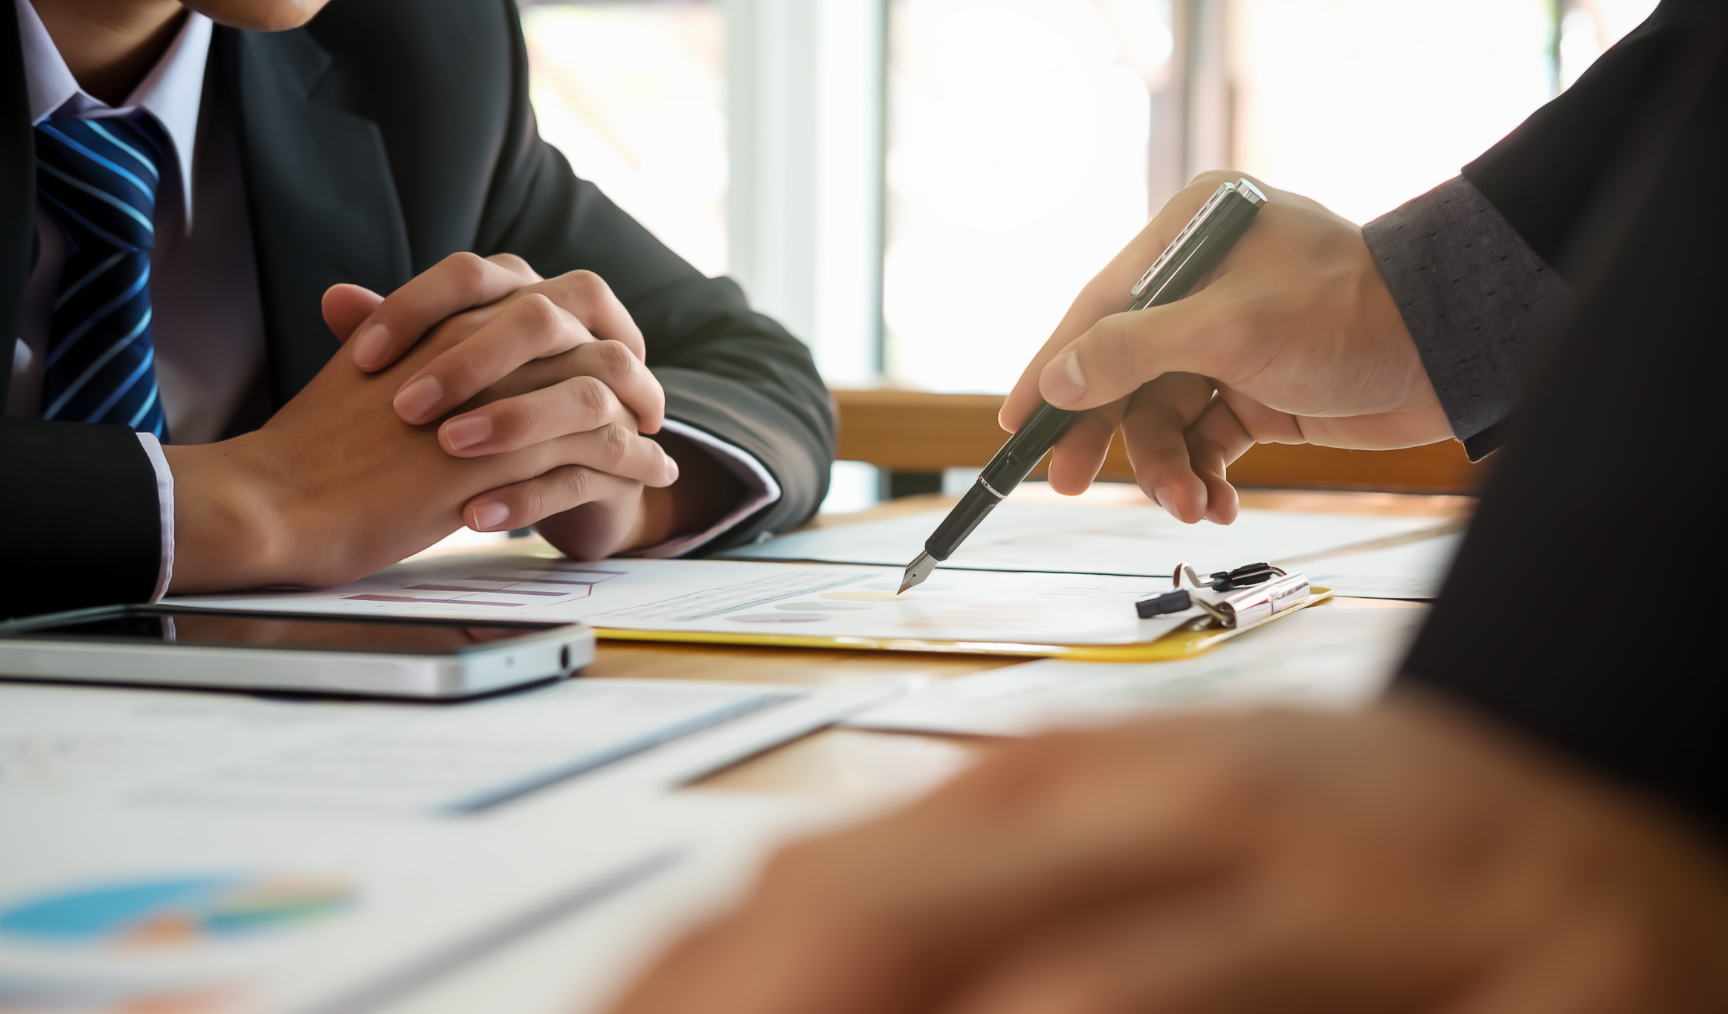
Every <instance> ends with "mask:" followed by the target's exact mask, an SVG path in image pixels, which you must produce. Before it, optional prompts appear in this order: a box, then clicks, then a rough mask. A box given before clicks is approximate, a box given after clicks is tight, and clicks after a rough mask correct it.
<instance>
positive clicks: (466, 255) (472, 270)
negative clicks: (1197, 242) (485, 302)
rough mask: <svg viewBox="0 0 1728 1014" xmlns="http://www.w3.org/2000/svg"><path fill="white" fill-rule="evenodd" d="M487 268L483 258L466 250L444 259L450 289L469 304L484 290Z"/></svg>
mask: <svg viewBox="0 0 1728 1014" xmlns="http://www.w3.org/2000/svg"><path fill="white" fill-rule="evenodd" d="M488 267H489V265H488V264H487V263H486V259H485V258H483V257H481V256H480V255H479V254H476V253H472V252H470V251H467V250H462V251H458V252H456V253H453V254H451V255H450V256H448V257H446V258H444V268H445V272H446V274H448V275H449V276H450V277H449V285H450V287H451V288H453V289H455V290H456V291H457V292H459V293H461V294H463V296H464V297H465V298H466V300H467V302H469V303H470V304H472V303H473V302H474V301H475V300H476V299H478V298H479V297H480V295H481V293H482V291H483V290H484V289H485V286H486V275H487V271H488Z"/></svg>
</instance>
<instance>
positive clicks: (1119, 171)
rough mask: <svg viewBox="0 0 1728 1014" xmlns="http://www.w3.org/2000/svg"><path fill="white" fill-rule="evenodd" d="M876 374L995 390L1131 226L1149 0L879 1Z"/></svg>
mask: <svg viewBox="0 0 1728 1014" xmlns="http://www.w3.org/2000/svg"><path fill="white" fill-rule="evenodd" d="M889 40H890V41H889V97H888V103H889V121H888V123H889V126H888V156H887V158H888V162H887V189H888V193H887V202H888V204H887V207H888V212H887V236H886V257H885V262H884V277H883V289H884V294H883V316H884V320H885V322H886V325H887V335H886V343H887V347H886V349H885V352H886V356H885V359H886V363H887V373H888V376H889V379H891V380H892V381H894V382H896V383H900V384H905V385H908V386H913V387H919V388H924V389H927V390H933V391H998V392H999V391H1006V390H1007V389H1008V387H1009V386H1010V385H1012V384H1013V382H1014V380H1015V378H1016V377H1018V376H1019V373H1020V370H1021V368H1022V367H1023V366H1024V365H1025V364H1026V361H1027V360H1028V359H1030V358H1031V356H1032V354H1033V352H1035V351H1036V350H1037V348H1038V346H1039V345H1041V344H1042V343H1043V342H1044V340H1045V339H1046V338H1048V337H1049V335H1050V331H1051V330H1052V329H1053V328H1054V327H1055V326H1056V324H1057V322H1058V321H1059V320H1061V318H1062V314H1063V312H1064V311H1065V310H1066V309H1067V308H1068V304H1069V303H1070V302H1072V301H1073V299H1074V295H1075V293H1077V292H1078V291H1079V290H1080V287H1081V286H1082V285H1084V284H1085V283H1086V281H1087V279H1089V278H1091V277H1092V275H1094V274H1095V273H1097V271H1098V269H1099V268H1101V267H1102V266H1103V265H1104V264H1105V262H1107V261H1108V260H1109V259H1110V257H1111V256H1112V255H1113V254H1114V253H1115V252H1116V251H1117V250H1118V249H1120V248H1121V246H1122V245H1123V244H1124V243H1125V242H1127V241H1128V239H1130V238H1131V237H1132V236H1133V235H1134V234H1135V232H1137V231H1138V230H1139V229H1140V227H1141V226H1142V225H1143V224H1144V223H1145V220H1146V214H1147V209H1146V204H1147V181H1146V174H1147V150H1146V146H1147V137H1148V126H1149V123H1150V116H1151V112H1150V109H1151V105H1150V100H1149V97H1148V92H1147V80H1146V78H1145V76H1144V74H1145V70H1146V68H1145V67H1144V66H1143V62H1144V61H1160V62H1163V61H1168V59H1169V58H1170V53H1171V48H1172V42H1171V40H1170V22H1169V13H1168V5H1167V4H1166V3H1159V2H1156V0H1096V2H1094V0H893V2H892V4H891V6H890V35H889Z"/></svg>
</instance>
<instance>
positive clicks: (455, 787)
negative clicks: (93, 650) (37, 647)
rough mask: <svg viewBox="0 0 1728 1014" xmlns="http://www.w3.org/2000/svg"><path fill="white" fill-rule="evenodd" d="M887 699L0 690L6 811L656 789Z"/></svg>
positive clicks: (613, 683) (231, 806) (335, 807)
mask: <svg viewBox="0 0 1728 1014" xmlns="http://www.w3.org/2000/svg"><path fill="white" fill-rule="evenodd" d="M894 692H896V691H895V690H894V688H892V687H890V686H849V687H834V688H818V687H779V686H752V685H743V684H728V683H701V682H679V681H671V680H604V679H578V680H562V681H559V682H557V683H553V684H551V685H548V686H544V687H540V688H533V689H528V690H524V691H520V692H517V693H512V694H508V695H505V696H500V697H495V698H490V699H487V700H481V701H471V702H467V703H463V704H456V705H447V704H379V703H360V702H349V701H330V700H316V701H313V700H291V699H267V698H258V697H247V696H241V695H238V694H216V693H193V692H171V691H161V690H136V691H135V690H118V689H112V688H92V687H63V686H34V685H29V684H0V811H3V809H4V808H5V807H6V806H8V805H22V806H28V805H31V804H36V805H47V806H53V805H64V804H68V803H70V802H73V801H77V802H80V803H82V804H86V805H88V804H90V803H93V802H94V803H101V804H105V805H127V806H138V807H145V808H163V807H168V808H172V809H175V810H183V809H184V808H187V807H191V808H202V809H206V810H216V811H241V812H244V811H291V812H300V813H307V812H313V813H347V814H361V815H365V816H367V817H374V818H376V817H392V816H397V817H434V818H451V817H467V816H473V815H476V814H481V813H489V812H492V811H494V810H496V809H499V808H502V807H507V806H509V805H510V804H513V803H516V802H518V801H521V800H525V799H528V798H531V797H534V796H536V795H540V794H545V793H548V792H550V791H552V790H566V789H569V788H571V787H572V786H576V787H591V786H592V785H594V784H596V783H598V784H599V785H602V786H612V787H617V786H619V785H631V786H635V787H638V788H647V789H650V790H658V789H661V788H664V787H666V786H668V785H671V784H675V783H677V782H680V781H683V780H687V779H689V778H693V777H696V776H698V775H700V774H704V773H706V772H708V771H711V770H715V769H717V768H719V767H722V766H724V765H726V764H729V763H731V762H733V761H736V760H738V759H741V758H743V757H747V756H750V755H752V754H754V753H758V752H760V751H761V750H764V749H766V748H768V747H770V746H774V745H776V744H778V743H781V742H785V741H787V740H789V739H793V738H796V737H798V736H801V735H803V734H805V733H807V732H809V731H811V730H813V729H817V728H821V727H822V726H824V725H828V724H831V723H833V722H834V721H836V720H838V719H839V718H841V717H843V716H844V715H846V714H848V713H849V712H850V711H853V710H856V709H857V708H859V707H861V706H865V705H868V704H871V703H875V702H876V701H879V700H881V699H883V698H884V697H885V696H888V695H891V694H893V693H894ZM0 1009H4V1008H0Z"/></svg>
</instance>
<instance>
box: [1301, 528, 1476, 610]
mask: <svg viewBox="0 0 1728 1014" xmlns="http://www.w3.org/2000/svg"><path fill="white" fill-rule="evenodd" d="M1463 542H1464V535H1463V533H1462V532H1449V533H1447V534H1445V535H1438V536H1435V537H1434V538H1431V539H1422V540H1420V541H1417V542H1407V543H1405V544H1403V545H1400V546H1390V547H1387V548H1385V549H1371V550H1368V551H1366V552H1361V553H1347V554H1340V555H1337V556H1327V557H1322V558H1321V559H1318V560H1310V561H1308V562H1306V563H1304V564H1302V570H1303V572H1304V573H1306V574H1307V575H1308V579H1309V580H1310V581H1313V582H1314V583H1315V584H1317V585H1323V586H1325V587H1327V588H1330V589H1332V590H1333V591H1334V592H1337V593H1338V594H1339V595H1351V596H1356V597H1358V598H1369V599H1416V600H1422V599H1434V598H1438V597H1439V595H1440V586H1441V585H1443V584H1445V582H1446V572H1447V571H1449V570H1451V569H1452V558H1453V557H1455V556H1457V555H1458V547H1459V546H1460V545H1462V544H1463Z"/></svg>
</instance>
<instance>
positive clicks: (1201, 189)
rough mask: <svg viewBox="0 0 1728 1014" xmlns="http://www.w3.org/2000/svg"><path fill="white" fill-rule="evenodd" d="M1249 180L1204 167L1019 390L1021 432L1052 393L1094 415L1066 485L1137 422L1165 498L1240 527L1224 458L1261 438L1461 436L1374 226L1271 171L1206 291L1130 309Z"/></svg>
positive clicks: (1106, 273) (1151, 474)
mask: <svg viewBox="0 0 1728 1014" xmlns="http://www.w3.org/2000/svg"><path fill="white" fill-rule="evenodd" d="M1242 176H1243V174H1241V173H1226V172H1209V173H1203V174H1201V175H1200V176H1198V177H1196V178H1195V180H1194V182H1193V183H1191V184H1189V185H1188V187H1187V188H1185V189H1184V190H1183V191H1182V192H1181V193H1179V194H1177V195H1176V196H1175V197H1173V198H1171V199H1170V202H1169V203H1168V204H1166V205H1165V206H1164V209H1163V210H1162V211H1160V212H1159V213H1158V215H1157V217H1155V218H1154V219H1153V220H1152V222H1151V223H1150V224H1149V225H1147V226H1146V228H1145V229H1143V230H1142V231H1141V233H1140V235H1139V236H1137V237H1135V239H1134V241H1133V242H1131V243H1129V244H1128V246H1127V247H1126V248H1125V249H1123V251H1122V252H1121V253H1119V254H1117V256H1116V258H1115V259H1114V260H1112V261H1111V262H1110V264H1109V265H1108V266H1107V267H1105V269H1104V270H1103V271H1101V272H1099V274H1098V276H1097V277H1096V278H1094V279H1093V280H1092V281H1091V282H1090V283H1088V284H1087V286H1086V288H1085V289H1084V290H1082V291H1081V293H1080V295H1079V297H1078V298H1077V299H1075V301H1074V305H1073V306H1072V307H1070V308H1069V310H1068V313H1067V315H1066V316H1065V317H1064V318H1063V320H1062V323H1061V324H1060V325H1059V326H1058V327H1057V328H1056V332H1055V334H1053V335H1052V336H1051V337H1050V340H1049V341H1048V342H1046V343H1045V344H1044V347H1043V349H1041V350H1040V351H1039V353H1038V355H1037V356H1035V357H1034V358H1033V360H1032V362H1031V364H1030V365H1028V366H1027V367H1026V370H1025V372H1024V373H1023V374H1021V377H1020V380H1019V382H1018V383H1017V384H1015V386H1014V390H1013V392H1012V393H1010V394H1009V396H1008V400H1007V402H1006V403H1005V404H1004V405H1003V407H1002V413H1001V423H1002V426H1003V427H1004V428H1005V429H1008V430H1013V429H1016V428H1018V427H1019V425H1020V424H1021V423H1022V422H1024V421H1025V419H1026V418H1027V416H1029V415H1030V414H1031V413H1032V411H1033V409H1035V408H1036V407H1037V405H1038V399H1039V398H1040V397H1042V398H1043V399H1044V400H1046V401H1048V402H1050V403H1051V404H1052V405H1055V406H1057V407H1058V408H1066V409H1085V410H1089V411H1088V412H1087V414H1086V415H1085V416H1083V417H1082V418H1081V419H1079V420H1078V421H1077V422H1076V423H1075V425H1074V426H1073V427H1072V428H1071V429H1070V430H1069V431H1068V433H1067V435H1066V436H1064V437H1063V438H1062V440H1061V441H1060V442H1059V443H1058V444H1057V445H1056V453H1055V457H1054V459H1053V460H1052V462H1051V466H1050V482H1051V485H1052V486H1054V487H1055V488H1056V489H1057V490H1058V491H1059V492H1063V493H1079V492H1081V491H1083V490H1084V489H1085V488H1086V487H1087V486H1088V485H1089V484H1090V483H1091V481H1092V479H1093V478H1094V477H1095V476H1096V475H1097V474H1098V469H1099V467H1100V466H1101V465H1102V464H1103V462H1104V453H1105V451H1106V449H1107V448H1108V447H1109V443H1110V435H1111V433H1112V432H1113V431H1114V430H1115V429H1117V428H1118V427H1120V428H1121V429H1122V433H1123V438H1124V440H1125V444H1126V447H1127V450H1128V457H1129V460H1130V461H1131V462H1132V463H1133V466H1134V472H1135V475H1136V477H1137V479H1138V481H1139V483H1140V486H1141V488H1142V489H1144V490H1145V491H1146V494H1147V495H1148V496H1150V497H1152V498H1153V499H1154V500H1157V501H1158V503H1160V504H1161V505H1163V507H1164V509H1165V510H1167V511H1169V512H1170V513H1171V514H1172V515H1174V516H1176V517H1178V518H1180V519H1181V520H1183V521H1187V522H1195V521H1199V520H1201V519H1202V518H1205V519H1208V520H1211V521H1215V522H1217V523H1219V524H1229V523H1230V522H1231V521H1234V520H1235V518H1236V512H1237V507H1238V501H1237V497H1236V491H1235V490H1234V488H1232V487H1231V485H1230V484H1229V482H1227V481H1226V480H1225V468H1226V466H1227V465H1228V464H1229V463H1230V462H1232V461H1235V460H1236V459H1237V458H1238V457H1240V456H1241V455H1242V454H1243V453H1244V452H1245V451H1247V449H1248V448H1249V447H1251V446H1253V445H1254V444H1255V443H1314V444H1323V445H1326V446H1329V447H1356V448H1390V447H1413V446H1417V445H1420V444H1427V443H1433V442H1434V441H1437V440H1444V439H1447V438H1448V437H1450V436H1451V435H1452V429H1451V426H1450V425H1449V424H1448V423H1447V420H1446V415H1445V412H1444V410H1443V409H1442V408H1441V406H1440V402H1439V400H1438V399H1437V398H1436V397H1435V394H1434V389H1433V387H1432V385H1430V384H1429V382H1428V375H1427V373H1426V372H1425V371H1424V370H1423V367H1422V361H1421V358H1420V357H1419V356H1418V354H1417V352H1416V346H1415V343H1414V342H1413V341H1412V340H1411V338H1410V333H1409V331H1408V330H1406V328H1405V326H1404V321H1403V318H1402V317H1400V316H1399V313H1398V307H1397V305H1396V304H1395V303H1394V302H1393V300H1392V296H1391V294H1390V293H1389V292H1388V291H1387V289H1386V283H1385V281H1384V280H1383V279H1382V278H1381V277H1380V270H1379V268H1378V267H1376V266H1375V263H1374V258H1373V257H1372V256H1371V255H1370V254H1369V252H1368V247H1367V245H1366V244H1365V243H1364V242H1363V241H1362V230H1361V229H1360V228H1359V227H1357V226H1356V225H1354V224H1352V223H1350V222H1348V221H1346V220H1344V219H1342V218H1339V217H1338V216H1337V215H1334V214H1333V213H1332V212H1330V211H1328V210H1326V209H1325V208H1323V207H1321V206H1320V205H1319V204H1317V203H1315V202H1314V201H1311V200H1308V199H1307V198H1305V197H1301V196H1298V195H1296V194H1292V193H1288V192H1286V191H1283V190H1276V189H1273V188H1271V187H1268V186H1266V185H1265V184H1263V183H1259V182H1258V181H1255V183H1256V185H1258V186H1260V188H1261V189H1262V190H1263V191H1264V192H1265V193H1266V195H1267V197H1268V201H1267V203H1266V204H1265V205H1264V206H1263V207H1262V208H1261V209H1260V212H1259V214H1258V215H1257V216H1256V218H1255V221H1254V223H1253V225H1252V226H1251V227H1250V228H1249V229H1248V231H1247V232H1246V233H1245V234H1244V235H1243V236H1242V238H1241V239H1240V240H1239V241H1238V242H1237V244H1236V246H1235V247H1234V248H1233V249H1232V250H1231V251H1230V253H1229V254H1228V255H1227V256H1226V257H1225V258H1224V260H1223V262H1222V263H1221V264H1220V265H1219V266H1218V268H1217V269H1215V270H1214V271H1213V272H1212V273H1211V275H1210V276H1208V277H1207V278H1205V279H1202V280H1201V283H1200V285H1199V286H1197V287H1196V288H1195V290H1194V292H1193V293H1192V294H1191V295H1189V296H1188V297H1187V298H1186V299H1182V300H1178V301H1177V302H1175V303H1171V304H1169V305H1166V306H1160V307H1154V308H1151V309H1147V310H1141V311H1138V312H1135V313H1123V312H1122V308H1123V307H1124V306H1125V305H1127V302H1128V298H1129V297H1128V291H1129V289H1130V288H1131V287H1132V286H1133V285H1134V283H1135V282H1136V281H1137V280H1138V279H1139V278H1140V275H1141V274H1142V273H1143V272H1145V270H1146V268H1147V266H1148V265H1149V264H1151V263H1152V261H1153V260H1154V259H1156V258H1157V256H1158V254H1159V253H1160V252H1161V251H1162V250H1163V249H1164V248H1165V246H1167V245H1168V244H1169V243H1170V241H1171V240H1172V239H1174V238H1175V236H1176V234H1177V233H1178V232H1179V231H1181V229H1182V227H1183V226H1184V225H1186V224H1187V222H1188V220H1189V219H1190V218H1191V217H1193V215H1194V213H1195V212H1196V211H1198V210H1199V208H1200V206H1201V205H1202V204H1203V203H1205V201H1206V199H1207V198H1208V197H1210V196H1211V195H1212V193H1213V191H1215V190H1216V189H1217V188H1218V185H1219V184H1220V183H1223V182H1226V181H1234V180H1237V179H1240V178H1241V177H1242ZM1250 179H1252V177H1250Z"/></svg>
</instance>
